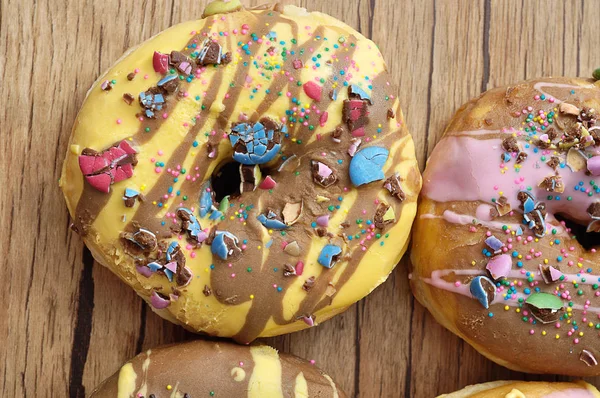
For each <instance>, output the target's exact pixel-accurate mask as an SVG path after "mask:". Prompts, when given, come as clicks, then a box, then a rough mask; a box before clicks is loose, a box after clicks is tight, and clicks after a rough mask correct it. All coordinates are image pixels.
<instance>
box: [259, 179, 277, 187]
mask: <svg viewBox="0 0 600 398" xmlns="http://www.w3.org/2000/svg"><path fill="white" fill-rule="evenodd" d="M276 185H277V183H276V182H275V180H274V179H272V178H271V176H266V177H265V179H264V180H263V181H262V182H261V183H260V185H259V186H258V187H259V188H260V189H273V188H275V186H276Z"/></svg>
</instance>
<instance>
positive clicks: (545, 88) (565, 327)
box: [411, 78, 600, 376]
mask: <svg viewBox="0 0 600 398" xmlns="http://www.w3.org/2000/svg"><path fill="white" fill-rule="evenodd" d="M599 105H600V84H599V83H598V82H594V81H593V80H587V79H580V78H574V79H570V78H545V79H536V80H530V81H526V82H523V83H519V84H516V85H512V86H508V87H500V88H496V89H493V90H490V91H488V92H486V93H484V94H483V95H481V96H480V97H479V98H476V99H474V100H472V101H470V102H469V103H467V104H466V105H464V106H463V107H461V109H460V110H459V111H458V112H457V114H456V115H455V116H454V118H453V119H452V121H451V122H450V124H449V125H448V128H447V129H446V132H445V134H444V136H443V138H442V139H441V141H440V142H439V144H438V145H437V146H436V148H435V149H434V151H433V153H432V155H431V158H430V159H429V161H428V164H427V168H426V170H425V173H424V181H425V183H424V188H423V195H422V198H421V202H420V207H419V214H418V216H417V221H416V224H415V231H414V237H413V239H414V240H413V249H412V255H411V259H412V263H413V269H412V274H411V286H412V289H413V291H414V293H415V296H416V297H417V299H418V300H419V301H420V302H421V303H422V304H423V305H425V306H426V307H427V308H428V309H429V310H430V311H431V313H432V314H433V315H434V317H435V318H436V319H437V320H438V321H439V322H440V323H442V324H443V325H444V326H445V327H447V328H448V329H450V330H451V331H453V332H454V333H456V334H457V335H459V336H460V337H462V338H463V339H465V340H466V341H467V342H469V343H470V344H471V345H472V346H473V347H475V348H476V349H477V350H478V351H479V352H481V353H482V354H483V355H485V356H487V357H488V358H489V359H491V360H493V361H495V362H497V363H499V364H501V365H504V366H506V367H508V368H511V369H515V370H519V371H525V372H536V373H557V374H566V375H573V376H592V375H598V374H600V367H599V366H598V361H597V360H598V358H599V357H600V334H599V332H600V319H599V315H600V289H599V284H600V282H599V281H600V264H599V260H600V255H599V254H598V253H597V251H596V245H597V244H598V243H600V241H599V240H598V236H599V235H598V233H597V232H598V231H599V228H598V219H599V218H600V187H599V186H598V185H597V183H596V181H597V177H596V176H598V175H599V174H600V168H599V166H598V164H599V161H600V156H599V155H600V125H599V124H598V122H597V114H598V113H597V110H598V109H600V107H599Z"/></svg>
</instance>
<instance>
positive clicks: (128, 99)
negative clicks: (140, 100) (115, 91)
mask: <svg viewBox="0 0 600 398" xmlns="http://www.w3.org/2000/svg"><path fill="white" fill-rule="evenodd" d="M123 101H125V102H126V103H127V105H131V104H133V101H135V97H134V96H133V95H131V94H129V93H125V94H123Z"/></svg>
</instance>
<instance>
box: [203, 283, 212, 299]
mask: <svg viewBox="0 0 600 398" xmlns="http://www.w3.org/2000/svg"><path fill="white" fill-rule="evenodd" d="M202 293H203V294H204V295H205V296H206V297H208V296H210V295H211V294H212V290H210V287H208V285H204V289H203V290H202Z"/></svg>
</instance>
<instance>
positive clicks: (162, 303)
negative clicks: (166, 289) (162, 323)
mask: <svg viewBox="0 0 600 398" xmlns="http://www.w3.org/2000/svg"><path fill="white" fill-rule="evenodd" d="M150 304H151V305H152V306H153V307H154V308H156V309H157V310H162V309H163V308H167V307H168V306H169V305H171V300H166V299H164V298H162V297H160V296H159V295H158V293H156V292H152V296H150Z"/></svg>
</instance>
